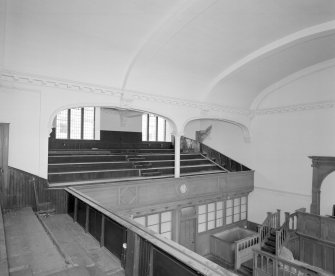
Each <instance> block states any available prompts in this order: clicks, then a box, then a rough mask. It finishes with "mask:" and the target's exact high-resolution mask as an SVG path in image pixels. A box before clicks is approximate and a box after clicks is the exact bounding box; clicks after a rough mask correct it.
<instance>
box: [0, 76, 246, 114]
mask: <svg viewBox="0 0 335 276" xmlns="http://www.w3.org/2000/svg"><path fill="white" fill-rule="evenodd" d="M0 82H2V83H3V82H12V83H16V84H20V85H31V86H39V87H49V88H58V89H65V90H71V91H79V92H85V93H94V94H102V95H108V96H114V97H119V98H120V105H121V107H123V108H128V107H132V106H133V104H132V103H133V102H134V101H136V100H139V101H150V102H156V103H162V104H167V105H173V106H181V107H187V108H194V109H199V110H209V111H212V112H222V113H227V114H230V115H239V116H245V117H247V116H249V113H250V112H249V110H246V109H238V108H234V107H229V106H222V105H217V104H210V103H204V102H198V101H189V100H184V99H180V98H174V97H167V96H156V95H152V94H147V93H143V92H138V91H132V90H123V89H119V88H113V87H106V86H99V85H94V84H88V83H82V82H75V81H69V80H60V79H54V78H50V77H44V76H38V75H33V74H26V73H24V74H23V73H18V72H13V71H8V70H3V71H2V72H0Z"/></svg>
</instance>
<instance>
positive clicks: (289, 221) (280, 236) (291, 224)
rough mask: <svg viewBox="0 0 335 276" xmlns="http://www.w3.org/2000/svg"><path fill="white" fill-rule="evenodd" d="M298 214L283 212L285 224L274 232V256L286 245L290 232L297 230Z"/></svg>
mask: <svg viewBox="0 0 335 276" xmlns="http://www.w3.org/2000/svg"><path fill="white" fill-rule="evenodd" d="M297 221H298V214H297V212H295V213H292V214H290V213H289V212H285V222H284V223H283V225H282V226H281V227H280V229H278V230H277V231H276V256H279V255H280V252H281V250H282V248H283V247H284V246H285V245H286V244H287V242H288V240H289V237H290V232H291V231H295V230H297Z"/></svg>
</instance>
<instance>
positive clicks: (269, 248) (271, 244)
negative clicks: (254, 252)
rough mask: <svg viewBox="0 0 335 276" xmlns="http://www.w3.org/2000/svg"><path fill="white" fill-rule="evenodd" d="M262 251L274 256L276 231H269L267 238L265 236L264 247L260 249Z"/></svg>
mask: <svg viewBox="0 0 335 276" xmlns="http://www.w3.org/2000/svg"><path fill="white" fill-rule="evenodd" d="M261 249H262V250H264V251H266V252H268V253H270V254H273V255H276V231H275V229H271V230H270V234H269V236H267V237H266V238H265V240H264V245H262V247H261Z"/></svg>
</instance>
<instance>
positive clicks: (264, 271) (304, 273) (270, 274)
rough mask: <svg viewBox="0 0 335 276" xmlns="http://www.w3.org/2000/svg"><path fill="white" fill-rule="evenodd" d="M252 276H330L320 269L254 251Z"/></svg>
mask: <svg viewBox="0 0 335 276" xmlns="http://www.w3.org/2000/svg"><path fill="white" fill-rule="evenodd" d="M253 270H254V272H253V275H254V276H278V275H299V276H320V275H330V274H329V273H327V272H326V271H324V270H323V269H321V268H318V267H315V266H311V265H308V264H306V263H303V262H300V261H296V260H294V261H290V260H288V259H284V258H280V257H278V256H274V255H272V254H269V253H267V252H264V251H261V250H257V249H254V264H253Z"/></svg>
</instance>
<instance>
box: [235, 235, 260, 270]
mask: <svg viewBox="0 0 335 276" xmlns="http://www.w3.org/2000/svg"><path fill="white" fill-rule="evenodd" d="M254 248H255V249H260V238H259V234H258V233H257V234H255V235H252V236H250V237H246V238H244V239H241V240H238V241H236V242H235V270H238V269H240V267H241V264H242V263H244V262H246V261H248V260H251V259H252V258H253V249H254Z"/></svg>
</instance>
